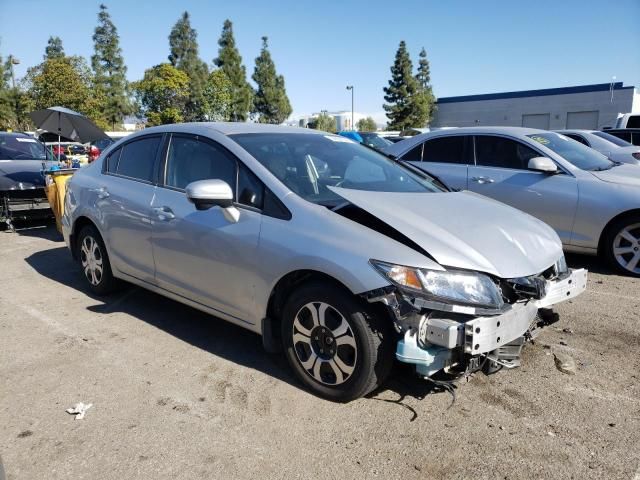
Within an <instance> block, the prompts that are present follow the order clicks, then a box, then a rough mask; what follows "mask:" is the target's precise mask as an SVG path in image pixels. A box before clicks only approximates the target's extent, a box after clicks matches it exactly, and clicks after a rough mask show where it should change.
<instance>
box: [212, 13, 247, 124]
mask: <svg viewBox="0 0 640 480" xmlns="http://www.w3.org/2000/svg"><path fill="white" fill-rule="evenodd" d="M218 45H219V46H220V49H219V50H218V57H217V58H215V59H214V60H213V63H214V64H215V65H216V66H217V67H218V68H220V69H221V70H222V71H223V72H224V74H225V75H226V76H227V78H228V79H229V81H230V82H231V110H230V115H229V119H230V120H231V121H233V122H245V121H246V120H247V118H248V116H249V112H250V111H251V105H252V103H253V99H252V96H253V90H252V88H251V86H250V85H249V83H248V82H247V71H246V69H245V67H244V65H242V57H241V56H240V52H238V49H237V48H236V41H235V39H234V38H233V24H232V23H231V21H230V20H225V21H224V25H223V26H222V34H221V35H220V39H219V40H218Z"/></svg>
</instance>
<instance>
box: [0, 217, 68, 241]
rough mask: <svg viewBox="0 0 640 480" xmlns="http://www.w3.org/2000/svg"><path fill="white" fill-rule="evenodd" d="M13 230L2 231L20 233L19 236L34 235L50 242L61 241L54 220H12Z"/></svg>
mask: <svg viewBox="0 0 640 480" xmlns="http://www.w3.org/2000/svg"><path fill="white" fill-rule="evenodd" d="M13 226H14V228H15V232H11V231H9V230H5V231H4V232H3V233H6V234H7V235H20V236H21V237H34V238H42V239H44V240H50V241H52V242H61V241H62V240H63V238H62V234H61V233H60V232H58V230H56V227H55V221H54V220H51V221H46V222H42V221H41V222H18V221H16V222H14V224H13Z"/></svg>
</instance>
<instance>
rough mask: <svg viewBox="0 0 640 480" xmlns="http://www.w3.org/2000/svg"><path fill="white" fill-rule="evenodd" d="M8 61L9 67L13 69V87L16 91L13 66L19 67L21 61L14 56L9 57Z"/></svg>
mask: <svg viewBox="0 0 640 480" xmlns="http://www.w3.org/2000/svg"><path fill="white" fill-rule="evenodd" d="M8 60H9V67H10V68H11V85H12V86H13V89H14V90H15V88H16V76H15V74H14V73H13V66H14V65H19V64H20V60H18V59H17V58H16V57H14V56H13V55H9V58H8Z"/></svg>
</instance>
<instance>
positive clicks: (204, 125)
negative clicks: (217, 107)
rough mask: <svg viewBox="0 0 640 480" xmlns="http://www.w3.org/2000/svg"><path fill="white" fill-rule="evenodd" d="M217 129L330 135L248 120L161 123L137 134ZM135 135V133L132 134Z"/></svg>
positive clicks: (216, 130) (226, 131)
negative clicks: (249, 121)
mask: <svg viewBox="0 0 640 480" xmlns="http://www.w3.org/2000/svg"><path fill="white" fill-rule="evenodd" d="M211 131H215V132H218V133H222V134H223V135H235V134H241V133H291V134H293V133H298V134H300V133H307V134H318V135H329V134H328V133H327V132H324V131H321V130H314V129H311V128H300V127H286V126H283V125H270V124H266V123H248V122H192V123H176V124H170V125H161V126H158V127H150V128H145V129H144V130H142V131H140V132H136V134H134V135H135V136H138V135H140V134H143V133H152V132H157V133H161V132H189V133H198V132H202V133H203V134H204V133H206V132H211ZM132 136H133V135H132Z"/></svg>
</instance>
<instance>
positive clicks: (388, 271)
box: [370, 260, 504, 310]
mask: <svg viewBox="0 0 640 480" xmlns="http://www.w3.org/2000/svg"><path fill="white" fill-rule="evenodd" d="M370 263H371V265H372V266H373V267H374V268H375V269H376V270H377V271H378V272H379V273H380V274H382V275H383V276H384V277H385V278H386V279H387V280H389V281H390V282H391V283H393V284H394V285H396V286H397V287H399V288H400V289H401V290H403V291H404V292H405V293H414V294H415V293H419V294H420V295H421V296H423V297H426V298H427V299H429V300H433V301H436V302H442V303H448V304H455V305H465V306H473V307H483V308H488V309H495V310H499V309H501V308H502V307H503V306H504V301H503V299H502V294H501V292H500V290H499V289H498V287H497V285H496V284H495V283H493V281H492V280H491V279H490V278H489V277H488V276H487V275H484V274H482V273H475V272H464V271H445V270H443V271H440V270H428V269H425V268H413V267H406V266H403V265H394V264H391V263H386V262H381V261H379V260H370Z"/></svg>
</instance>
